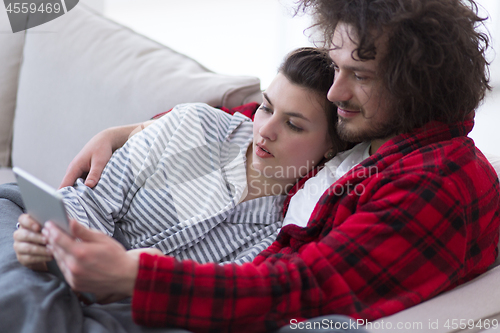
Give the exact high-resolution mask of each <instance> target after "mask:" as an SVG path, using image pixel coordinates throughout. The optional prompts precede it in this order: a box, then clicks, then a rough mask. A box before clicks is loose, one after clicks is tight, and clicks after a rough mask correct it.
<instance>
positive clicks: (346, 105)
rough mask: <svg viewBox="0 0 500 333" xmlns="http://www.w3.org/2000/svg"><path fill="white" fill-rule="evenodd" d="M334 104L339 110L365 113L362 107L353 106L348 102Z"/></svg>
mask: <svg viewBox="0 0 500 333" xmlns="http://www.w3.org/2000/svg"><path fill="white" fill-rule="evenodd" d="M333 104H335V105H336V106H337V107H338V108H340V109H344V110H352V111H363V108H362V107H360V106H359V105H355V104H352V103H350V102H348V101H341V102H333Z"/></svg>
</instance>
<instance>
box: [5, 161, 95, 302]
mask: <svg viewBox="0 0 500 333" xmlns="http://www.w3.org/2000/svg"><path fill="white" fill-rule="evenodd" d="M12 171H13V172H14V174H15V175H16V179H17V184H18V186H19V190H20V191H21V196H22V197H23V202H24V206H25V209H26V211H27V213H28V214H29V215H30V216H31V217H32V218H33V219H34V220H35V221H37V222H38V223H39V224H40V225H41V226H42V227H43V224H44V223H45V222H46V221H51V222H53V223H55V224H56V225H57V226H58V227H59V228H60V229H61V230H63V231H65V232H66V233H68V234H71V232H70V230H69V219H68V214H67V213H66V208H65V207H64V202H63V199H62V195H61V194H60V193H59V192H57V191H56V190H55V189H54V188H52V187H51V186H49V185H47V184H45V183H44V182H42V181H41V180H39V179H37V178H36V177H35V176H33V175H31V174H29V173H28V172H26V171H24V170H22V169H20V168H18V167H14V168H13V169H12ZM47 268H48V270H49V272H50V273H52V274H53V275H55V276H57V277H58V278H59V279H61V280H63V281H65V282H66V279H65V278H64V275H63V274H62V272H61V270H60V269H59V267H58V266H57V262H56V261H55V260H52V261H49V262H47ZM80 294H81V296H82V297H83V298H84V301H85V303H95V296H94V295H93V294H90V293H80Z"/></svg>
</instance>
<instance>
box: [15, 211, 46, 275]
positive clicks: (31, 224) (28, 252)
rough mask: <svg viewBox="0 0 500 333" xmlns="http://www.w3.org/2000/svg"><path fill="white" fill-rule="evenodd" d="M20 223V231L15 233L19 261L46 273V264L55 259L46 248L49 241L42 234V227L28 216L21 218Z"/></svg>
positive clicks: (24, 215) (23, 215)
mask: <svg viewBox="0 0 500 333" xmlns="http://www.w3.org/2000/svg"><path fill="white" fill-rule="evenodd" d="M18 222H19V229H17V230H16V231H15V232H14V251H16V256H17V260H19V262H20V263H21V264H23V265H24V266H26V267H28V268H31V269H33V270H37V271H46V270H47V265H46V263H47V262H48V261H51V260H52V259H53V257H52V255H51V252H50V251H49V250H48V249H47V247H46V244H47V239H46V237H45V236H43V235H42V233H41V229H42V228H41V226H40V225H39V224H38V223H37V222H36V221H35V220H33V219H32V218H31V217H30V216H29V215H28V214H22V215H21V216H19V220H18Z"/></svg>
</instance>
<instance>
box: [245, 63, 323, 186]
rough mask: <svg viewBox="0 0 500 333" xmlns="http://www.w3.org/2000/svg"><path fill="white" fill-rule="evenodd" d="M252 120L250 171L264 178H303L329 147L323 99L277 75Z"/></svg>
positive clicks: (292, 179) (293, 179)
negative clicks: (251, 162)
mask: <svg viewBox="0 0 500 333" xmlns="http://www.w3.org/2000/svg"><path fill="white" fill-rule="evenodd" d="M263 96H264V102H263V103H262V105H261V106H260V107H259V109H258V110H257V112H256V114H255V118H254V127H253V164H252V165H253V167H254V168H255V169H256V170H258V171H260V172H261V173H262V174H263V175H264V176H265V177H267V178H280V179H281V180H285V179H289V180H291V181H293V182H295V180H296V179H298V178H301V177H303V176H305V175H306V174H307V173H308V172H309V171H310V170H311V169H312V168H313V167H314V166H316V165H317V164H318V163H319V162H320V161H321V160H322V159H323V157H324V155H325V153H326V152H327V151H328V150H329V149H330V148H331V147H332V144H331V141H330V137H329V135H328V122H327V118H326V114H325V103H327V100H326V96H324V97H323V96H320V94H318V93H316V92H313V91H311V90H309V89H307V88H303V87H301V86H299V85H296V84H293V83H291V82H290V81H289V80H288V79H287V78H286V77H285V76H284V75H283V74H281V73H280V74H278V75H277V76H276V78H275V79H274V80H273V82H272V83H271V84H270V85H269V88H268V89H267V90H266V91H265V92H264V93H263Z"/></svg>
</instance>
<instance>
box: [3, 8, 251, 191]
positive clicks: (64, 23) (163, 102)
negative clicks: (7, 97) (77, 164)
mask: <svg viewBox="0 0 500 333" xmlns="http://www.w3.org/2000/svg"><path fill="white" fill-rule="evenodd" d="M165 33H182V31H165ZM200 52H203V50H200ZM221 52H224V51H221ZM259 91H260V81H259V79H258V78H255V77H248V76H228V75H220V74H216V73H213V72H211V71H209V70H207V69H206V68H204V67H203V66H201V65H200V64H199V63H197V62H196V61H194V60H192V59H190V58H188V57H186V56H184V55H182V54H179V53H178V52H175V51H173V50H171V49H169V48H168V47H165V46H163V45H160V44H158V43H156V42H154V41H152V40H150V39H148V38H145V37H144V36H141V35H139V34H137V33H135V32H133V31H131V30H130V29H128V28H125V27H123V26H121V25H119V24H116V23H114V22H112V21H110V20H108V19H106V18H103V17H102V16H100V15H98V14H96V13H93V12H91V11H90V10H88V9H85V8H84V6H82V5H81V4H79V5H78V6H77V7H76V8H74V9H73V10H71V11H70V12H68V13H67V14H65V15H63V16H62V17H60V18H57V19H55V20H54V21H51V22H49V23H47V24H44V25H41V26H39V27H36V28H33V29H29V30H28V32H27V34H26V43H25V47H24V60H23V64H22V68H21V74H20V83H19V92H18V101H17V102H18V106H17V110H16V119H15V124H14V141H13V155H12V158H13V164H14V165H17V166H20V167H23V168H25V169H27V170H28V171H29V172H32V173H33V174H34V175H35V176H38V177H39V178H41V179H42V180H44V181H46V182H48V183H49V184H51V185H53V186H57V185H59V182H60V181H61V179H62V177H63V175H64V172H65V170H66V167H67V165H68V164H69V162H70V161H71V159H72V158H73V157H74V156H75V155H76V153H77V152H78V151H79V150H80V149H81V148H82V147H83V145H84V144H85V143H86V142H87V141H88V140H89V139H90V138H91V137H92V136H93V135H95V134H96V133H97V132H99V131H100V130H102V129H104V128H107V127H110V126H115V125H121V124H130V123H135V122H139V121H144V120H147V119H149V118H150V117H152V116H153V115H155V114H157V113H160V112H163V111H166V110H168V109H170V108H172V107H173V106H175V105H176V104H179V103H185V102H206V103H208V104H210V105H213V106H227V107H234V106H237V105H241V104H243V103H245V102H249V100H248V99H247V97H248V96H250V95H254V94H256V93H257V92H259ZM256 96H258V95H256Z"/></svg>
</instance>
